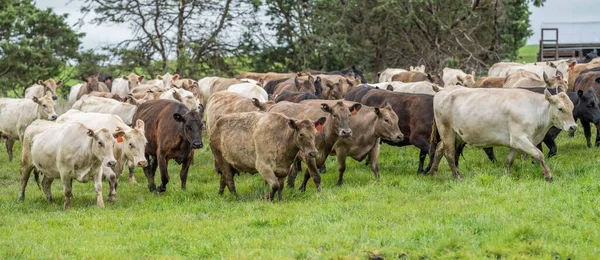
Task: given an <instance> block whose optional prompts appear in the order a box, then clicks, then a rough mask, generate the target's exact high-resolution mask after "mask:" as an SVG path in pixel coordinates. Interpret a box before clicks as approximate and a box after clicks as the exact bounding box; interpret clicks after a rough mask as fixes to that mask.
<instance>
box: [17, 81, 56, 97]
mask: <svg viewBox="0 0 600 260" xmlns="http://www.w3.org/2000/svg"><path fill="white" fill-rule="evenodd" d="M62 83H63V81H62V80H59V81H54V80H53V79H48V80H46V81H41V80H39V81H38V83H37V84H33V85H32V86H31V87H28V88H27V89H26V90H25V98H27V99H32V98H33V97H37V98H42V97H43V96H44V94H46V92H50V93H52V99H53V100H57V99H58V96H56V89H57V88H60V87H61V86H62Z"/></svg>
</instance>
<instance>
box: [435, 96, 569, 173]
mask: <svg viewBox="0 0 600 260" xmlns="http://www.w3.org/2000/svg"><path fill="white" fill-rule="evenodd" d="M433 109H434V116H435V123H434V125H435V126H437V127H434V133H432V134H431V136H432V137H433V136H436V135H437V134H438V133H439V137H440V140H439V142H438V144H437V149H436V153H435V157H434V159H433V164H432V167H431V170H430V171H429V174H432V175H433V174H435V173H436V171H437V169H438V166H439V163H440V159H441V157H442V155H443V156H444V157H446V159H447V161H448V163H449V164H450V169H451V170H452V173H453V174H454V176H455V177H456V178H459V179H460V178H461V175H460V173H459V172H458V169H457V166H456V164H457V163H458V157H456V150H455V149H456V147H457V146H459V145H463V144H468V145H470V146H473V147H480V148H485V147H491V146H506V147H510V148H511V151H510V154H509V156H508V160H507V163H508V166H509V167H510V166H512V163H513V161H514V158H515V156H516V154H517V152H522V153H526V154H528V155H531V156H533V157H534V158H535V159H537V160H538V161H539V162H540V164H541V166H542V168H543V169H544V175H545V177H546V180H547V181H552V174H551V172H550V169H549V168H548V166H547V165H546V162H545V161H544V154H543V153H542V152H541V151H540V150H539V149H538V148H536V145H537V144H539V143H540V142H541V141H542V140H543V139H544V136H545V135H546V133H547V132H548V130H549V129H550V127H552V126H555V127H557V128H559V129H563V130H569V131H574V130H575V129H576V128H577V124H576V123H575V121H574V120H573V102H571V100H570V99H569V97H568V96H567V94H565V93H559V94H557V95H551V94H550V92H548V90H546V91H545V92H544V94H543V95H541V94H538V93H534V92H531V91H529V90H526V89H491V88H490V89H470V88H461V89H455V90H452V91H440V92H439V93H437V94H436V95H435V96H434V97H433ZM436 132H437V133H436ZM436 142H437V141H436ZM432 145H434V144H432Z"/></svg>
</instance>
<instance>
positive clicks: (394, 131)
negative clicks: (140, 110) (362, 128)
mask: <svg viewBox="0 0 600 260" xmlns="http://www.w3.org/2000/svg"><path fill="white" fill-rule="evenodd" d="M375 114H376V115H377V120H376V121H375V134H377V136H379V137H381V138H382V139H385V140H389V141H392V142H400V141H402V140H403V139H404V135H403V134H402V132H401V131H400V128H399V127H398V115H396V112H394V110H393V109H392V106H390V105H389V104H388V103H385V104H384V105H383V107H382V108H379V107H376V108H375Z"/></svg>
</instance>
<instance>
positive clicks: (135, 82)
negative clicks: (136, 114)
mask: <svg viewBox="0 0 600 260" xmlns="http://www.w3.org/2000/svg"><path fill="white" fill-rule="evenodd" d="M123 79H124V80H127V83H128V84H129V90H132V89H134V88H136V87H137V86H139V85H140V83H141V82H142V81H143V80H144V75H141V76H138V75H136V74H135V73H131V74H129V76H123Z"/></svg>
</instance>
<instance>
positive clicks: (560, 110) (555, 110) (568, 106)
mask: <svg viewBox="0 0 600 260" xmlns="http://www.w3.org/2000/svg"><path fill="white" fill-rule="evenodd" d="M544 96H545V98H546V100H548V102H550V111H549V112H550V120H551V121H552V125H553V126H555V127H557V128H559V129H562V130H566V131H575V129H577V124H576V123H575V120H574V119H573V107H574V106H573V102H571V99H569V96H567V94H565V93H563V92H561V93H558V94H557V95H552V94H550V92H548V90H545V91H544Z"/></svg>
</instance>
